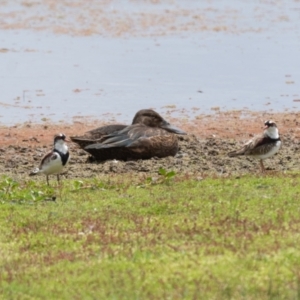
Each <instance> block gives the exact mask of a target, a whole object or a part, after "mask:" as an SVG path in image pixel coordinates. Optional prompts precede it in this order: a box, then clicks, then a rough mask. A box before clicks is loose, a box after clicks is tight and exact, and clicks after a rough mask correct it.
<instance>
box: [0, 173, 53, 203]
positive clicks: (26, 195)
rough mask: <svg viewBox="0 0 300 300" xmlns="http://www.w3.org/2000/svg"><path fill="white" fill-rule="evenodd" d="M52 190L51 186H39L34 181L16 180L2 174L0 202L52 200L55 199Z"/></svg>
mask: <svg viewBox="0 0 300 300" xmlns="http://www.w3.org/2000/svg"><path fill="white" fill-rule="evenodd" d="M53 192H54V191H53V189H52V188H51V187H48V186H44V187H40V186H38V185H37V183H36V182H34V181H28V182H18V181H16V180H14V179H13V178H10V177H8V176H3V177H1V179H0V201H1V203H2V204H3V203H6V202H13V203H29V202H32V201H34V202H35V201H43V200H50V199H51V200H53V199H55V197H54V196H53Z"/></svg>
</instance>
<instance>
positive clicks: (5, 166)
mask: <svg viewBox="0 0 300 300" xmlns="http://www.w3.org/2000/svg"><path fill="white" fill-rule="evenodd" d="M234 116H236V115H235V114H234ZM273 117H277V119H278V121H279V125H278V127H279V130H280V133H281V138H282V142H283V146H282V148H281V149H280V151H279V152H278V153H277V154H276V155H275V156H273V157H271V158H269V159H266V160H265V161H264V164H265V167H266V169H267V172H270V173H274V172H284V171H292V170H294V171H296V170H299V167H300V151H299V149H300V138H299V132H298V127H297V124H298V123H297V117H298V115H297V114H277V115H276V116H273ZM258 119H259V120H258ZM260 119H261V116H260V115H259V114H257V116H256V117H254V118H249V119H240V118H235V117H233V115H232V114H231V115H230V116H228V115H222V116H221V115H219V116H218V117H216V116H214V117H208V118H200V119H199V120H194V121H193V122H190V121H187V122H183V121H182V120H172V123H175V124H176V123H177V124H181V128H182V129H184V130H186V131H187V132H189V134H188V135H186V136H178V139H179V151H178V153H177V155H176V156H174V157H166V158H157V157H153V158H152V159H148V160H129V161H116V160H110V161H104V162H95V161H93V159H92V158H91V157H90V156H89V155H88V154H87V153H86V152H85V151H83V150H82V149H80V148H79V147H78V146H77V145H76V144H73V143H71V142H70V143H69V147H70V153H71V160H70V163H69V166H68V167H67V168H66V172H65V174H64V175H63V177H65V178H78V179H80V178H92V177H97V176H100V175H105V176H106V175H107V176H109V175H110V174H129V173H130V174H138V175H141V176H145V177H149V176H155V175H157V174H158V170H159V169H160V168H163V169H165V170H167V171H175V172H176V173H177V174H189V175H193V176H195V178H201V177H203V176H211V175H212V176H213V175H224V176H226V175H229V176H230V175H241V174H246V173H257V174H260V168H259V161H258V160H257V159H255V158H252V157H246V156H241V157H235V158H230V157H228V156H227V153H228V152H230V151H233V150H235V149H237V148H239V147H240V146H242V145H243V143H244V142H245V141H247V140H248V139H249V138H251V136H252V134H250V133H254V134H257V133H260V132H261V130H262V129H261V127H262V126H261V125H262V122H261V121H260ZM273 119H274V118H273ZM208 120H209V121H208ZM176 121H177V122H176ZM277 124H278V122H277ZM280 125H281V127H280ZM76 126H77V128H76ZM89 126H90V127H92V128H94V126H96V125H95V124H90V125H89ZM226 128H227V130H225V129H226ZM229 128H230V130H229ZM87 129H90V128H88V127H84V126H81V124H77V125H76V124H73V125H59V126H58V125H57V124H52V125H48V126H41V125H33V124H31V125H26V126H23V125H22V126H20V127H18V126H15V127H10V128H8V127H2V128H1V130H0V132H2V136H3V137H4V138H3V140H2V143H1V144H0V175H8V176H11V177H13V178H15V177H18V178H23V179H28V180H29V179H30V178H29V177H28V174H29V173H30V171H31V170H32V169H33V168H34V167H36V166H38V165H39V163H40V161H41V159H42V157H43V156H44V155H45V153H47V152H48V151H49V150H50V149H51V143H52V136H53V135H54V133H57V132H59V131H62V130H64V131H65V132H66V133H67V135H71V134H74V133H78V134H80V133H83V132H84V131H86V130H87ZM54 130H55V131H54ZM5 132H6V134H5ZM34 178H36V179H37V180H44V179H45V178H44V176H42V175H41V176H39V177H34Z"/></svg>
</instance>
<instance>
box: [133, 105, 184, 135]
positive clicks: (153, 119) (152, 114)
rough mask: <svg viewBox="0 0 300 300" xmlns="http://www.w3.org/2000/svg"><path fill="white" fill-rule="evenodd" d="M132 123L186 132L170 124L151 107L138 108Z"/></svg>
mask: <svg viewBox="0 0 300 300" xmlns="http://www.w3.org/2000/svg"><path fill="white" fill-rule="evenodd" d="M132 124H144V125H146V126H149V127H157V128H162V129H164V130H167V131H169V132H173V133H176V134H186V132H185V131H183V130H181V129H179V128H177V127H175V126H173V125H171V124H170V123H169V122H167V121H166V120H165V119H164V118H163V117H162V116H161V115H160V114H158V113H157V112H156V111H154V110H152V109H142V110H139V111H138V112H137V113H136V114H135V116H134V118H133V120H132Z"/></svg>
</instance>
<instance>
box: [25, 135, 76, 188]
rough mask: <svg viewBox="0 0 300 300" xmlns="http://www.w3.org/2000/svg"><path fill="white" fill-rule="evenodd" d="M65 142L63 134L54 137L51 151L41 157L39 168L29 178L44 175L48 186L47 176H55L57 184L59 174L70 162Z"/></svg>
mask: <svg viewBox="0 0 300 300" xmlns="http://www.w3.org/2000/svg"><path fill="white" fill-rule="evenodd" d="M66 141H67V140H66V136H65V135H64V134H63V133H59V134H57V135H55V136H54V140H53V149H52V150H51V151H49V152H48V153H47V154H46V155H45V156H44V157H43V159H42V161H41V163H40V165H39V167H37V168H36V169H34V170H33V171H32V172H31V173H30V174H29V176H35V175H39V174H44V175H46V180H47V184H48V185H49V175H54V174H55V175H56V176H57V182H58V184H59V182H60V178H59V174H60V173H61V172H62V171H63V169H64V168H65V167H66V166H67V164H68V162H69V160H70V153H69V148H68V146H67V144H66Z"/></svg>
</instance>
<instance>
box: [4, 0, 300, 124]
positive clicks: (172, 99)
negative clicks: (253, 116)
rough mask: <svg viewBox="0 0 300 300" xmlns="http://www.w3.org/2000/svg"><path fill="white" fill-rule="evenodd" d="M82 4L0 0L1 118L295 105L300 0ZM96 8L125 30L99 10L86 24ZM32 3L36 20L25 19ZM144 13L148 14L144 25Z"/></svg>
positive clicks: (123, 117)
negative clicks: (99, 15) (99, 16)
mask: <svg viewBox="0 0 300 300" xmlns="http://www.w3.org/2000/svg"><path fill="white" fill-rule="evenodd" d="M46 2H47V1H44V2H42V3H46ZM74 3H75V2H74ZM85 3H86V2H84V1H81V2H80V1H77V2H76V4H77V6H74V7H68V6H67V5H66V6H63V5H64V1H62V2H61V3H60V4H59V5H60V6H59V7H57V8H49V7H50V6H49V7H48V8H47V7H46V6H42V4H39V5H38V4H36V5H35V6H34V5H33V4H32V6H30V3H29V4H28V5H27V6H26V5H25V6H24V4H23V5H22V4H21V2H19V1H12V2H9V4H8V3H5V4H2V6H3V7H2V8H3V10H1V11H2V14H4V13H5V15H3V16H1V13H0V17H1V18H2V19H3V18H4V20H6V24H9V26H8V29H7V28H6V27H5V28H4V27H3V25H2V27H1V26H0V65H1V69H0V77H1V98H0V122H1V123H3V124H7V125H11V124H15V123H19V122H27V121H33V122H43V121H44V120H52V121H55V122H57V121H72V120H74V119H77V118H78V117H81V116H82V117H85V116H90V117H92V118H99V119H107V120H111V119H112V118H116V119H118V120H120V121H126V122H129V121H131V119H132V116H133V115H134V113H135V112H136V111H137V110H139V109H141V108H149V107H151V108H154V109H156V110H158V111H159V112H162V113H164V112H166V111H170V110H171V111H176V113H184V114H187V115H188V116H190V117H191V118H192V117H193V116H194V114H199V113H210V112H212V110H211V109H212V108H213V109H214V108H216V107H218V108H220V109H221V110H231V109H239V110H240V109H245V108H247V109H251V110H264V111H268V110H270V111H283V110H299V104H300V102H298V101H297V100H300V87H299V82H300V68H299V50H300V30H299V29H300V9H299V8H300V4H299V2H297V1H285V2H284V3H283V2H282V3H281V2H278V3H277V2H276V3H275V4H274V3H271V2H268V1H253V2H250V1H249V2H248V1H244V2H243V3H240V1H218V0H214V1H207V2H205V1H191V0H189V1H186V2H184V5H183V2H182V1H165V2H163V3H159V4H157V5H154V4H151V3H149V2H147V1H140V2H136V1H125V0H122V1H120V2H118V3H117V1H109V4H108V5H106V6H105V7H102V6H101V7H100V6H99V5H100V4H99V3H98V2H97V1H95V2H91V3H90V4H89V5H90V6H89V7H87V6H86V5H87V4H85ZM80 5H82V6H84V7H81V6H80ZM98 6H99V7H98ZM62 7H64V9H62ZM83 8H84V9H83ZM53 9H54V10H57V12H58V11H59V15H58V17H57V19H55V21H54V20H53ZM100 9H101V12H102V17H103V15H104V16H106V15H107V17H108V19H109V18H112V19H113V20H120V22H121V23H122V22H123V23H122V26H121V25H120V26H121V27H120V28H122V29H123V32H121V33H119V32H120V28H119V27H118V26H119V25H118V26H117V25H116V24H117V23H116V24H115V26H111V28H108V29H107V28H106V31H103V28H104V27H105V24H100V25H102V26H100V25H97V26H95V22H96V21H97V20H98V21H99V22H100V19H96V21H95V20H94V21H93V22H92V23H89V22H90V21H89V20H90V19H91V13H92V12H91V11H89V10H94V11H95V14H96V13H99V11H100ZM167 10H168V12H166V11H167ZM37 12H38V13H40V15H41V16H43V18H41V23H39V22H36V21H34V20H35V19H32V18H34V17H35V16H36V14H37ZM88 12H89V13H90V15H89V14H88ZM81 14H82V15H81ZM86 14H87V15H86ZM170 15H171V16H170ZM79 16H80V17H81V18H82V22H78V20H81V19H79ZM141 16H142V17H143V18H144V19H146V20H148V19H149V20H151V18H152V19H153V20H154V21H155V22H154V21H153V24H152V23H151V22H150V21H149V22H150V25H147V26H146V25H144V23H143V22H144V21H143V22H142V21H141V20H143V18H142V19H141ZM166 16H167V17H166ZM159 17H160V18H161V19H159ZM20 18H21V21H20ZM129 18H130V19H129ZM147 18H148V19H147ZM164 18H165V19H164ZM198 18H199V19H201V20H200V21H198ZM61 19H62V20H63V21H64V22H61ZM195 20H196V21H195ZM66 21H68V22H66ZM102 21H103V19H101V22H102ZM103 22H104V21H103ZM126 22H127V23H129V24H131V27H130V28H129V29H128V26H127V25H126V24H127V23H126ZM147 22H148V21H147ZM61 23H62V24H63V25H62V28H63V29H64V30H63V29H60V30H61V32H59V33H57V30H58V29H57V27H56V26H57V24H61ZM16 24H18V26H17V25H16ZM64 24H65V25H64ZM74 24H76V26H75V25H74ZM124 24H125V25H124ZM147 24H148V23H147ZM151 24H152V25H151ZM46 25H48V26H46ZM172 26H173V27H172ZM203 26H206V27H203ZM60 28H61V27H60ZM74 28H75V29H74ZM95 28H96V29H95ZM124 28H125V29H124ZM71 29H72V30H73V31H72V30H71ZM82 29H84V30H85V31H88V30H94V31H92V34H88V35H85V34H82V33H81V31H80V30H82ZM74 30H75V31H74ZM195 108H196V109H195Z"/></svg>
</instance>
